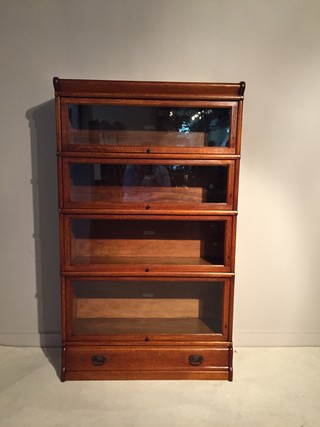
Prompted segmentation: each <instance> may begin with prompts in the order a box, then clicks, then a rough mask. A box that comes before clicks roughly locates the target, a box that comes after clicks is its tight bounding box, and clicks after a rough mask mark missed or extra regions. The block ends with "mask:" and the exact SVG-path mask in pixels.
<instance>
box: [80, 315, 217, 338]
mask: <svg viewBox="0 0 320 427" xmlns="http://www.w3.org/2000/svg"><path fill="white" fill-rule="evenodd" d="M220 332H221V330H220V328H219V322H218V321H217V319H213V318H210V319H196V318H186V319H183V318H180V319H162V318H159V319H146V318H144V319H136V318H132V319H131V318H129V319H76V320H75V321H74V324H73V334H74V335H108V334H175V335H176V334H179V335H180V334H213V333H220Z"/></svg>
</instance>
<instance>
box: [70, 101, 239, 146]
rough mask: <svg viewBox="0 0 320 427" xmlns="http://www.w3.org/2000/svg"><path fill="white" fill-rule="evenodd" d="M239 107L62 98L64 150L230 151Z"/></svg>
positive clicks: (228, 103) (184, 102)
mask: <svg viewBox="0 0 320 427" xmlns="http://www.w3.org/2000/svg"><path fill="white" fill-rule="evenodd" d="M236 117H237V103H236V102H231V101H228V102H226V101H219V102H218V101H211V102H205V103H203V102H199V101H194V102H187V101H161V102H160V101H152V100H148V101H147V100H146V101H139V103H138V102H137V101H133V100H127V101H126V102H125V104H124V101H123V100H122V101H121V100H106V101H104V100H97V101H96V103H95V104H93V103H88V102H86V101H85V100H81V99H78V100H75V99H64V100H63V103H62V121H63V123H62V129H63V133H62V140H63V147H64V149H65V150H68V149H69V150H75V151H90V150H92V148H93V147H94V149H95V150H96V151H107V152H108V151H109V152H110V151H117V152H123V151H134V152H147V153H151V152H152V153H156V152H180V151H181V149H182V150H183V151H184V152H190V153H192V152H195V151H199V150H200V151H203V152H209V153H210V152H211V153H213V152H216V153H218V152H222V153H223V152H234V147H235V139H236V134H235V129H236V120H237V119H236Z"/></svg>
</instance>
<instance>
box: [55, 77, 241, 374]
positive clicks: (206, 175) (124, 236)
mask: <svg viewBox="0 0 320 427" xmlns="http://www.w3.org/2000/svg"><path fill="white" fill-rule="evenodd" d="M53 83H54V89H55V97H56V128H57V156H58V183H59V217H60V259H61V300H62V374H61V379H62V381H65V380H98V379H122V380H123V379H209V380H214V379H221V380H230V381H231V380H232V318H233V295H234V267H235V243H236V219H237V199H238V180H239V162H240V145H241V122H242V104H243V96H244V89H245V84H244V83H243V82H240V83H223V84H220V83H173V82H136V81H132V82H130V81H102V80H70V79H59V78H57V77H55V78H54V79H53Z"/></svg>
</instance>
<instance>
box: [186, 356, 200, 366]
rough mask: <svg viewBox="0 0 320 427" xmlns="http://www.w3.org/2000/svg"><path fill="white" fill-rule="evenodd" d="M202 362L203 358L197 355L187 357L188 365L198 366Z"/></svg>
mask: <svg viewBox="0 0 320 427" xmlns="http://www.w3.org/2000/svg"><path fill="white" fill-rule="evenodd" d="M202 362H203V357H202V356H200V355H199V354H192V355H191V356H189V363H190V365H191V366H199V365H201V363H202Z"/></svg>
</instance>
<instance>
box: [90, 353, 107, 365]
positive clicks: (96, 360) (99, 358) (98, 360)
mask: <svg viewBox="0 0 320 427" xmlns="http://www.w3.org/2000/svg"><path fill="white" fill-rule="evenodd" d="M106 361H107V358H106V357H105V356H103V355H102V354H95V355H94V356H92V358H91V362H92V364H93V365H94V366H102V365H104V364H105V363H106Z"/></svg>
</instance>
